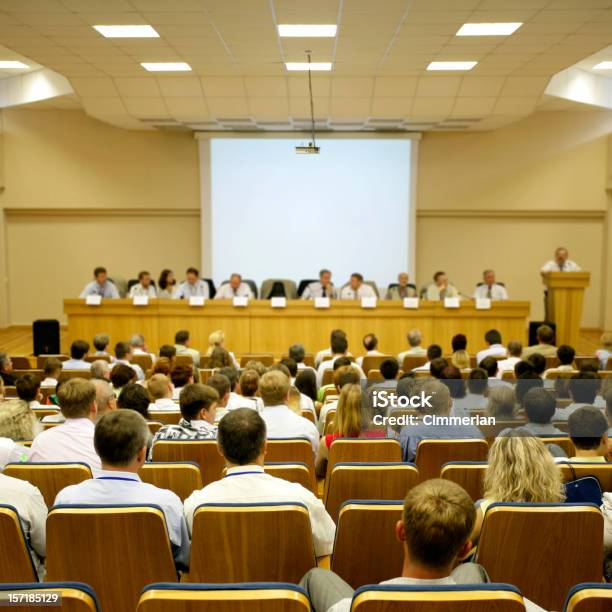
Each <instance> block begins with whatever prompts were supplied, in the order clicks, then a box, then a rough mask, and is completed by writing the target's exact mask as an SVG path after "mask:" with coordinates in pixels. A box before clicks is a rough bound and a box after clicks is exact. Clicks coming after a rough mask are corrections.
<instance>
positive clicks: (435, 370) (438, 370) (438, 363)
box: [429, 357, 448, 378]
mask: <svg viewBox="0 0 612 612" xmlns="http://www.w3.org/2000/svg"><path fill="white" fill-rule="evenodd" d="M447 367H448V361H446V359H444V357H436V358H435V359H432V360H431V362H430V363H429V373H430V374H431V375H432V376H433V377H434V378H442V372H443V371H444V370H445V369H446V368H447Z"/></svg>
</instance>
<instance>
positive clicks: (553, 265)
mask: <svg viewBox="0 0 612 612" xmlns="http://www.w3.org/2000/svg"><path fill="white" fill-rule="evenodd" d="M540 272H541V273H542V274H544V273H546V272H580V266H579V265H578V264H577V263H576V262H575V261H572V260H571V259H569V252H568V250H567V249H566V248H565V247H557V249H556V251H555V258H554V259H551V260H550V261H547V262H546V263H545V264H544V265H543V266H542V268H541V269H540Z"/></svg>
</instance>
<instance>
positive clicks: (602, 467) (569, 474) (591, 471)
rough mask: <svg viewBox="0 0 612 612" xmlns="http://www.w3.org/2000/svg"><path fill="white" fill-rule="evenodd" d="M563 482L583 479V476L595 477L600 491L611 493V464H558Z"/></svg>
mask: <svg viewBox="0 0 612 612" xmlns="http://www.w3.org/2000/svg"><path fill="white" fill-rule="evenodd" d="M559 468H560V470H561V473H562V474H563V481H564V482H567V481H569V480H574V479H577V478H584V477H585V476H595V478H597V480H599V484H600V485H601V489H602V491H605V492H606V493H610V492H612V463H595V462H594V463H582V462H580V463H572V464H571V465H567V464H564V463H560V464H559Z"/></svg>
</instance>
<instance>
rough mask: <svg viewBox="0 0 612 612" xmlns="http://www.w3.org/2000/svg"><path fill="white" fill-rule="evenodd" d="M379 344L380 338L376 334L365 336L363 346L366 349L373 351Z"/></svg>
mask: <svg viewBox="0 0 612 612" xmlns="http://www.w3.org/2000/svg"><path fill="white" fill-rule="evenodd" d="M377 346H378V338H377V337H376V336H375V335H374V334H366V335H365V336H364V337H363V348H364V349H365V350H366V351H373V350H375V349H376V347H377Z"/></svg>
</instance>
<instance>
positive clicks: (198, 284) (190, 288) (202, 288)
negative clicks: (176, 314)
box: [172, 268, 209, 300]
mask: <svg viewBox="0 0 612 612" xmlns="http://www.w3.org/2000/svg"><path fill="white" fill-rule="evenodd" d="M200 296H201V297H204V298H208V297H209V294H208V285H207V284H206V283H205V282H204V281H203V280H202V279H201V278H200V272H199V271H198V269H197V268H187V272H186V273H185V280H184V281H183V282H182V283H181V284H180V285H179V286H178V288H177V289H176V291H175V292H174V294H173V295H172V299H174V300H182V299H189V298H190V297H200Z"/></svg>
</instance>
